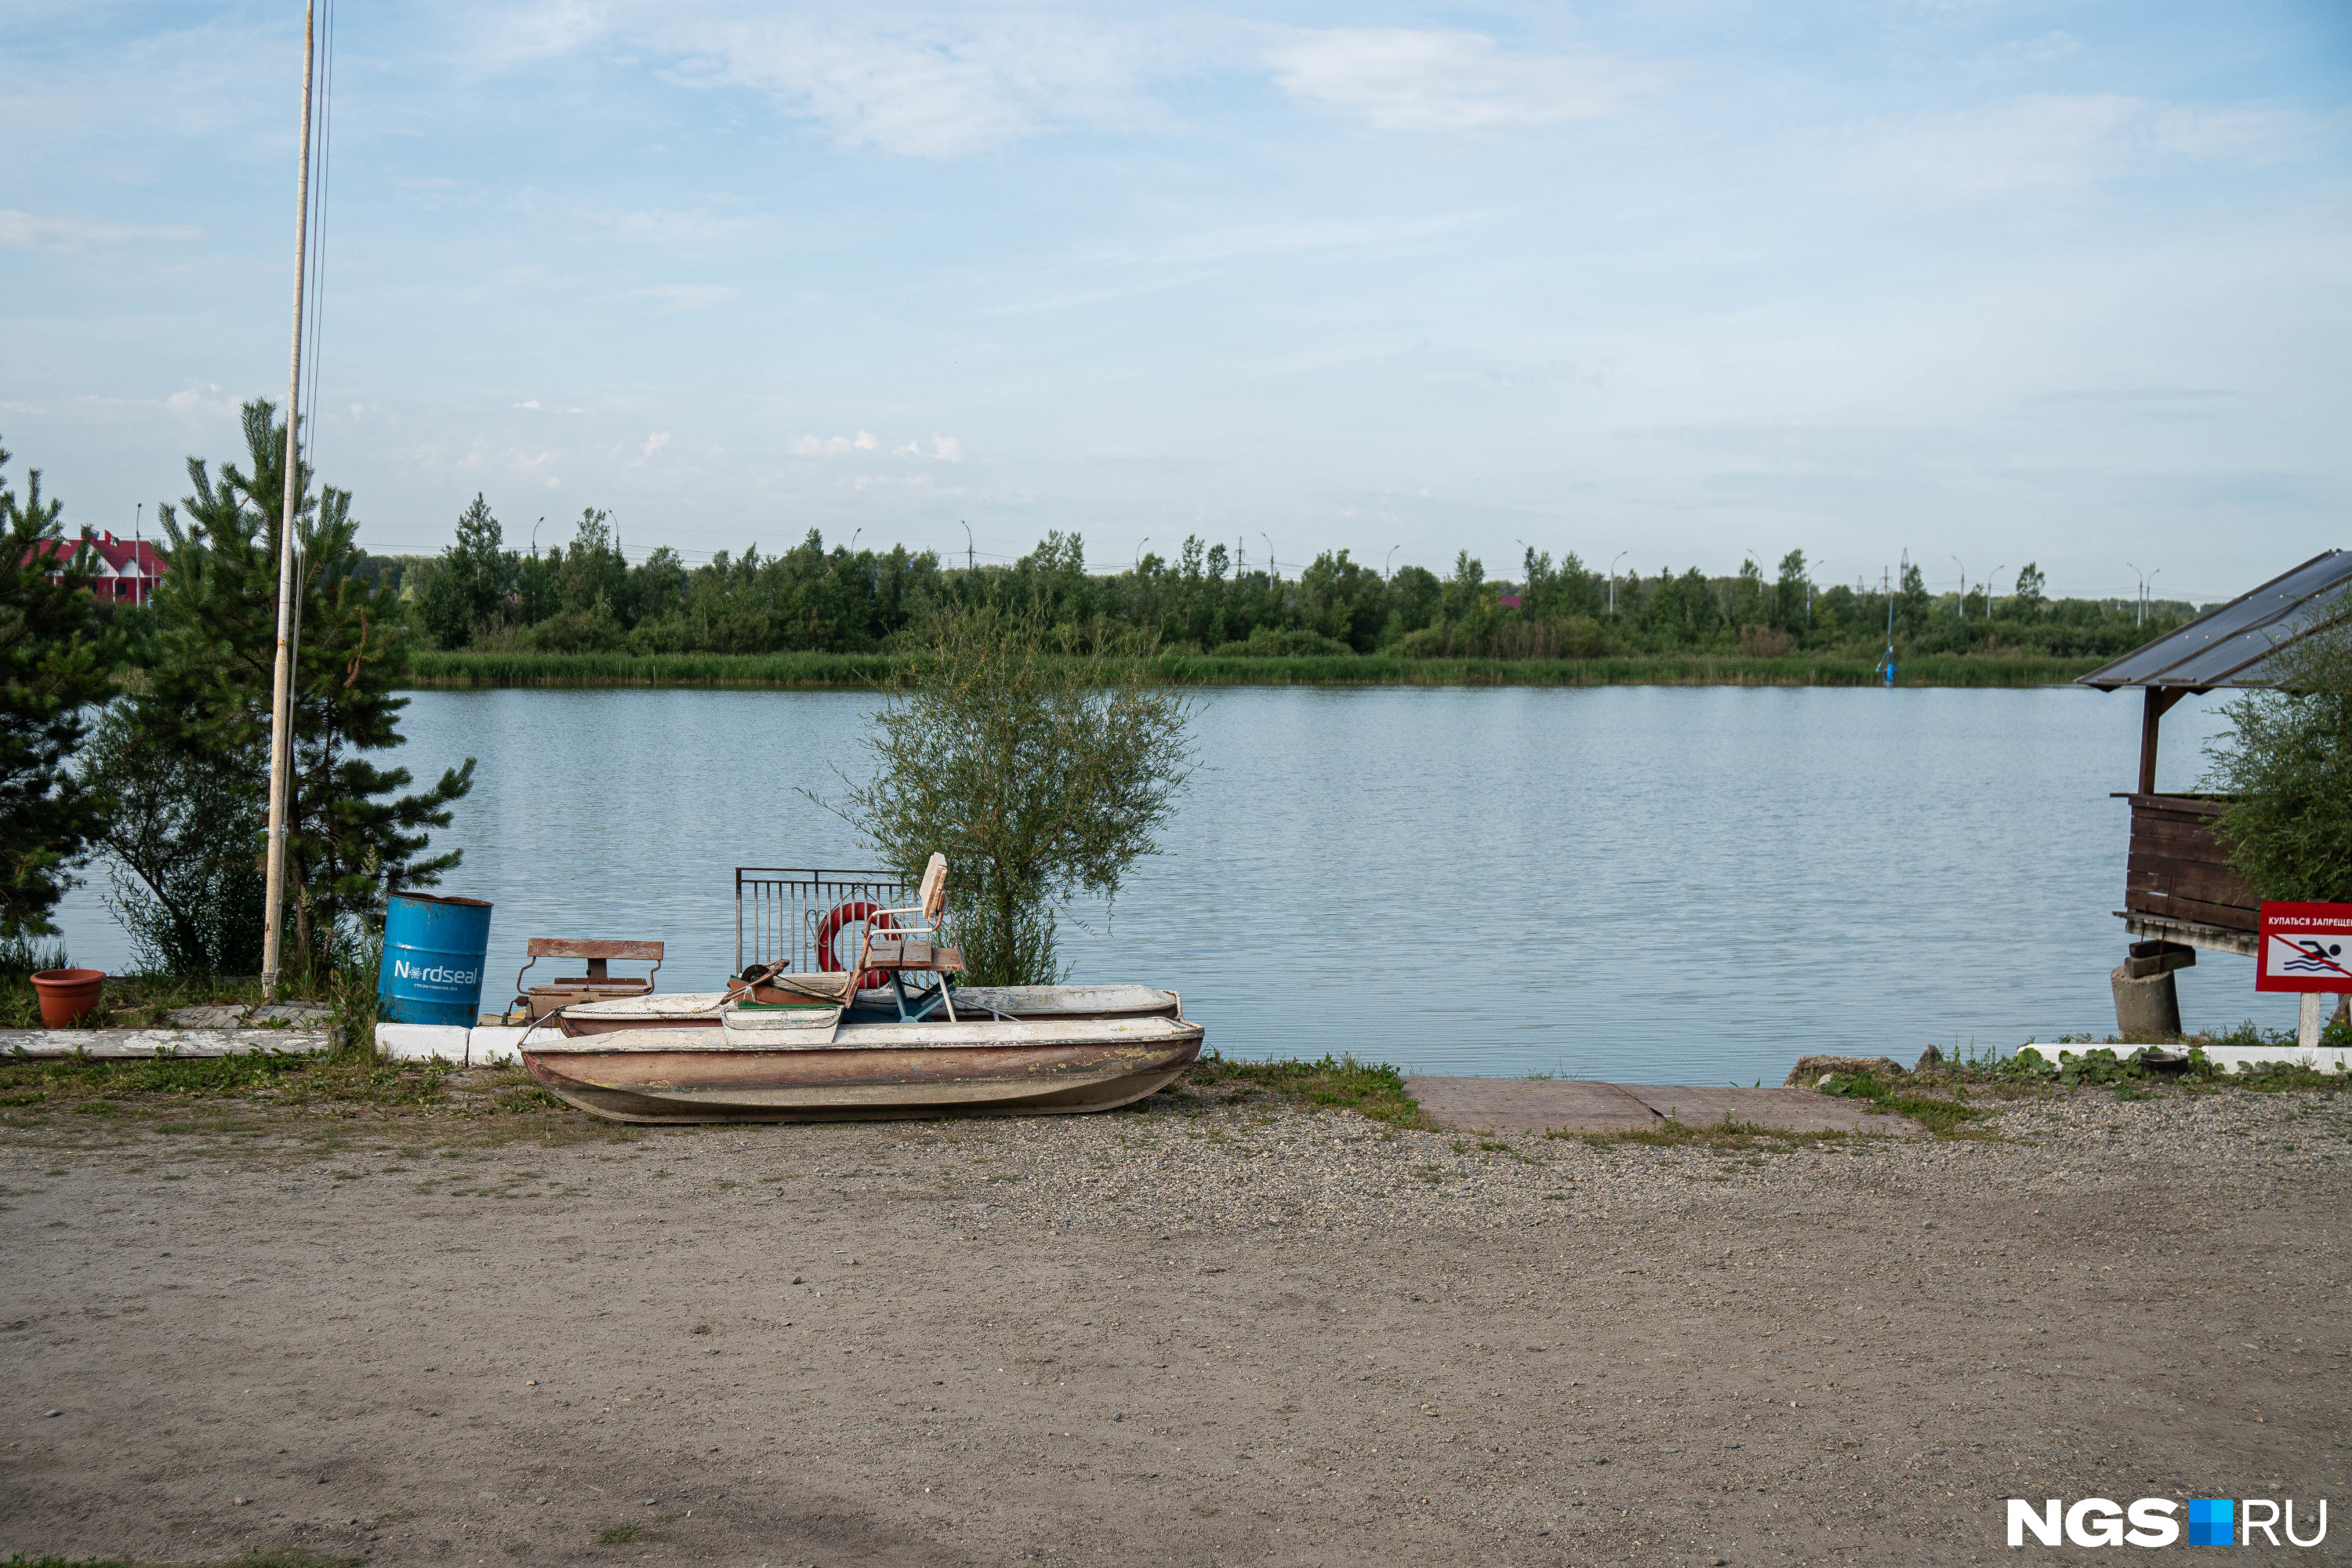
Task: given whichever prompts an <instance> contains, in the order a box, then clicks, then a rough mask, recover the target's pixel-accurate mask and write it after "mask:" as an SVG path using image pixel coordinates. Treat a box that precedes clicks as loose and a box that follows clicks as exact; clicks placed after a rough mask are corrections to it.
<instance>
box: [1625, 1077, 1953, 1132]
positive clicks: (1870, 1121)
mask: <svg viewBox="0 0 2352 1568" xmlns="http://www.w3.org/2000/svg"><path fill="white" fill-rule="evenodd" d="M1625 1091H1626V1092H1627V1093H1629V1094H1631V1095H1632V1096H1633V1098H1634V1099H1636V1100H1640V1101H1641V1102H1642V1103H1643V1105H1646V1106H1648V1107H1649V1108H1650V1109H1651V1110H1654V1111H1656V1112H1657V1113H1658V1114H1659V1115H1660V1116H1662V1117H1664V1116H1671V1117H1673V1118H1674V1119H1675V1121H1680V1122H1681V1123H1682V1124H1683V1125H1684V1126H1685V1127H1701V1126H1706V1125H1708V1124H1710V1123H1714V1122H1719V1121H1745V1122H1748V1123H1749V1124H1750V1125H1753V1126H1757V1127H1769V1128H1771V1129H1772V1130H1773V1131H1777V1132H1884V1133H1888V1134H1891V1135H1895V1136H1901V1135H1903V1134H1906V1133H1912V1132H1916V1131H1919V1127H1918V1125H1917V1124H1916V1122H1912V1121H1906V1120H1905V1119H1904V1118H1902V1117H1900V1116H1884V1115H1880V1114H1877V1113H1876V1112H1874V1111H1872V1110H1869V1108H1868V1105H1867V1102H1863V1101H1855V1100H1839V1099H1837V1098H1835V1097H1834V1096H1832V1095H1826V1094H1816V1093H1815V1092H1813V1091H1812V1090H1811V1089H1731V1088H1728V1087H1727V1088H1723V1089H1706V1088H1699V1087H1696V1086H1693V1085H1688V1084H1654V1083H1632V1084H1627V1085H1626V1086H1625Z"/></svg>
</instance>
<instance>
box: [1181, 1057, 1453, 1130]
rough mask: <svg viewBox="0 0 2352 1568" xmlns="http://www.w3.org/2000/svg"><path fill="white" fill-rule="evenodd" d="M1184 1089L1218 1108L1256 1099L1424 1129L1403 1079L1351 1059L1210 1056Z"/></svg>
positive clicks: (1192, 1071)
mask: <svg viewBox="0 0 2352 1568" xmlns="http://www.w3.org/2000/svg"><path fill="white" fill-rule="evenodd" d="M1184 1082H1185V1085H1186V1087H1187V1088H1188V1089H1191V1090H1192V1091H1193V1092H1194V1093H1196V1094H1199V1093H1201V1092H1202V1091H1203V1090H1206V1091H1208V1092H1207V1093H1206V1094H1203V1095H1202V1098H1204V1099H1208V1098H1213V1099H1215V1100H1218V1101H1219V1102H1222V1103H1228V1104H1229V1103H1232V1102H1234V1101H1237V1100H1244V1101H1245V1100H1255V1099H1258V1098H1261V1097H1263V1098H1265V1099H1269V1100H1280V1101H1282V1102H1284V1103H1286V1104H1291V1105H1299V1106H1305V1107H1307V1108H1309V1109H1311V1110H1352V1111H1354V1112H1355V1113H1356V1114H1357V1115H1359V1116H1365V1117H1369V1118H1370V1119H1371V1120H1372V1121H1381V1122H1385V1123H1387V1124H1388V1125H1389V1126H1391V1127H1424V1128H1425V1127H1428V1126H1429V1125H1431V1123H1430V1121H1429V1119H1428V1118H1427V1117H1426V1116H1424V1115H1423V1114H1422V1110H1421V1106H1420V1105H1419V1104H1418V1103H1417V1102H1415V1101H1414V1100H1413V1098H1412V1096H1411V1095H1409V1094H1407V1093H1406V1092H1405V1091H1404V1075H1403V1074H1402V1073H1401V1072H1399V1071H1398V1070H1397V1069H1396V1068H1392V1067H1390V1066H1388V1065H1387V1064H1385V1063H1374V1062H1360V1061H1358V1060H1357V1059H1356V1058H1353V1057H1338V1058H1333V1057H1328V1056H1327V1057H1324V1058H1321V1059H1320V1060H1318V1061H1311V1062H1307V1061H1297V1060H1290V1061H1272V1062H1240V1061H1233V1060H1229V1059H1228V1058H1224V1057H1221V1056H1219V1055H1218V1054H1217V1053H1216V1052H1214V1051H1212V1052H1210V1053H1209V1054H1208V1055H1207V1056H1205V1057H1202V1058H1201V1059H1200V1060H1199V1061H1196V1062H1194V1063H1193V1064H1192V1067H1191V1068H1189V1069H1188V1070H1187V1071H1186V1073H1185V1075H1184Z"/></svg>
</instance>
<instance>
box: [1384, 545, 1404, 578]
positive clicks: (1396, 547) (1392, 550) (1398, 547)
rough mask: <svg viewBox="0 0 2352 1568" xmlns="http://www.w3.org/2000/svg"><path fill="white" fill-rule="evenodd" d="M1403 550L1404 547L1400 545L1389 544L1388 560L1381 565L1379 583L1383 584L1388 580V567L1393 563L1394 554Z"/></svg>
mask: <svg viewBox="0 0 2352 1568" xmlns="http://www.w3.org/2000/svg"><path fill="white" fill-rule="evenodd" d="M1403 548H1404V546H1403V545H1402V544H1391V545H1390V546H1389V558H1388V560H1386V561H1383V562H1381V582H1383V583H1385V582H1387V581H1388V580H1389V567H1390V566H1391V564H1392V563H1394V562H1395V560H1396V552H1398V551H1400V550H1402V549H1403Z"/></svg>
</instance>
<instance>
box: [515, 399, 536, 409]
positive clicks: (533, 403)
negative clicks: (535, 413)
mask: <svg viewBox="0 0 2352 1568" xmlns="http://www.w3.org/2000/svg"><path fill="white" fill-rule="evenodd" d="M515 406H516V407H517V408H536V407H538V406H539V399H538V398H536V397H534V398H531V399H530V400H529V401H527V402H523V403H518V404H516V405H515Z"/></svg>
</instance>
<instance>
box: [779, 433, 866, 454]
mask: <svg viewBox="0 0 2352 1568" xmlns="http://www.w3.org/2000/svg"><path fill="white" fill-rule="evenodd" d="M881 444H882V443H881V441H880V440H879V439H877V437H875V435H874V433H873V432H872V431H870V430H860V431H859V432H858V433H857V434H856V435H855V436H832V437H825V436H795V437H793V438H792V440H791V441H790V442H789V443H788V447H789V449H790V450H791V452H792V454H793V457H795V458H842V457H846V456H848V455H849V454H850V453H852V452H871V451H873V450H874V449H875V448H876V447H879V446H880V445H881Z"/></svg>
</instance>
